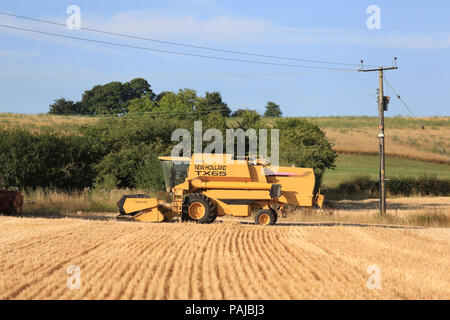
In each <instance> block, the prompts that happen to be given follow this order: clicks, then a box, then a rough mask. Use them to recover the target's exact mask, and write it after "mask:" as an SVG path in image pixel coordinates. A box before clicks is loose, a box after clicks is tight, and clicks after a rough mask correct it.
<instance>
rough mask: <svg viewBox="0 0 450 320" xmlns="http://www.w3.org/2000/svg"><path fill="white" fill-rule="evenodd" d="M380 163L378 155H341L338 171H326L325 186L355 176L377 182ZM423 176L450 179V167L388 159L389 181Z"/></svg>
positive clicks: (335, 184)
mask: <svg viewBox="0 0 450 320" xmlns="http://www.w3.org/2000/svg"><path fill="white" fill-rule="evenodd" d="M378 163H379V157H378V155H375V156H370V155H358V154H339V156H338V158H337V161H336V169H335V170H326V171H325V175H324V180H323V184H324V186H327V187H334V186H337V185H338V184H339V183H341V182H344V181H346V180H349V179H351V178H352V177H355V176H369V177H371V178H373V180H377V179H378ZM423 175H428V176H436V177H438V178H444V179H450V166H449V165H447V164H440V163H430V162H426V161H420V160H409V159H402V158H393V157H387V158H386V178H387V179H389V178H394V177H402V176H403V177H407V176H423Z"/></svg>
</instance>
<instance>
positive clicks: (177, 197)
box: [172, 189, 183, 215]
mask: <svg viewBox="0 0 450 320" xmlns="http://www.w3.org/2000/svg"><path fill="white" fill-rule="evenodd" d="M182 209H183V190H177V189H174V190H173V202H172V210H173V212H176V214H177V215H181V211H182Z"/></svg>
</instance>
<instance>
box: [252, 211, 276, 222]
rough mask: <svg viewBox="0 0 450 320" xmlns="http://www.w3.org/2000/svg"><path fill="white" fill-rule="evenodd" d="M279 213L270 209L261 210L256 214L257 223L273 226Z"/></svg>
mask: <svg viewBox="0 0 450 320" xmlns="http://www.w3.org/2000/svg"><path fill="white" fill-rule="evenodd" d="M277 218H278V216H277V214H276V212H275V211H273V210H270V209H262V210H259V211H258V212H257V213H256V215H255V223H256V224H260V225H263V226H272V225H274V224H275V223H277Z"/></svg>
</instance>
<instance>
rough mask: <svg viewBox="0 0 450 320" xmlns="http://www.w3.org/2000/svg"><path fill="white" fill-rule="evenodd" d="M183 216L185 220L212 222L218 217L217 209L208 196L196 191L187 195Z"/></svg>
mask: <svg viewBox="0 0 450 320" xmlns="http://www.w3.org/2000/svg"><path fill="white" fill-rule="evenodd" d="M181 218H182V220H183V221H196V222H197V223H212V222H214V220H216V218H217V210H216V208H215V207H214V204H213V202H212V201H211V199H209V198H208V197H207V196H205V195H203V194H201V193H194V194H190V195H188V196H186V198H185V201H184V203H183V211H182V215H181Z"/></svg>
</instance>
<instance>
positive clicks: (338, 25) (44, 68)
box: [0, 0, 450, 116]
mask: <svg viewBox="0 0 450 320" xmlns="http://www.w3.org/2000/svg"><path fill="white" fill-rule="evenodd" d="M71 4H75V5H78V6H79V7H80V9H81V17H82V26H84V27H91V28H97V29H102V30H110V31H114V32H121V33H127V34H132V35H137V36H144V37H150V38H154V39H160V40H167V41H176V42H183V43H187V44H194V45H202V46H209V47H216V48H222V49H228V50H239V51H246V52H255V53H262V54H267V55H277V56H286V57H295V58H304V59H314V60H326V61H338V62H346V63H355V64H357V63H359V61H360V60H361V59H363V60H364V61H365V63H367V64H372V65H391V64H392V58H393V57H394V56H397V57H398V65H399V70H397V71H389V72H387V76H388V79H389V80H390V82H391V83H392V85H393V86H394V88H395V89H396V91H398V92H399V93H400V95H401V96H402V97H403V98H404V99H405V100H406V101H407V102H408V103H409V105H410V107H411V108H412V109H413V111H414V112H415V113H416V114H417V115H420V116H433V115H445V116H449V115H450V107H449V101H450V90H449V83H450V72H449V71H450V61H449V59H448V58H449V57H450V19H449V15H450V3H449V2H448V1H444V0H443V1H415V2H411V1H378V0H371V1H350V0H344V1H277V2H275V1H263V0H259V1H253V0H251V1H234V0H228V1H218V0H192V1H188V0H166V1H132V0H130V1H115V0H109V1H106V0H99V1H75V0H71V1H61V0H59V1H33V2H31V1H23V0H2V3H1V5H0V11H6V12H10V13H14V14H18V15H24V16H29V17H35V18H41V19H46V20H53V21H58V22H62V23H65V21H66V19H67V18H68V16H69V15H68V14H67V13H66V8H67V7H68V6H69V5H71ZM369 5H377V6H379V7H380V9H381V30H368V28H367V27H366V20H367V18H368V17H369V14H367V13H366V9H367V7H368V6H369ZM0 24H6V25H14V26H21V27H25V28H32V29H38V30H43V31H48V32H56V33H64V34H67V35H74V36H80V37H85V38H91V39H97V40H103V41H111V42H119V43H125V44H130V45H137V46H144V47H150V48H156V49H162V50H172V51H182V52H188V53H194V54H207V55H215V56H222V57H229V58H241V59H252V60H261V61H263V60H264V61H271V62H278V63H280V62H281V63H283V62H286V61H279V60H269V59H263V58H258V57H247V56H237V55H230V54H225V53H218V52H209V51H202V50H195V49H192V48H183V47H176V46H170V45H162V44H158V43H152V42H146V41H136V40H130V39H123V38H117V37H112V36H105V35H99V34H95V33H94V34H93V33H90V32H87V31H83V30H67V29H66V28H61V27H58V26H49V25H45V24H40V23H36V22H30V21H26V20H21V19H17V18H11V17H6V16H2V15H0ZM288 63H294V64H298V65H315V64H312V63H307V62H298V61H296V62H288ZM334 67H336V66H334ZM355 68H357V67H355ZM0 70H1V72H0V98H1V100H0V101H1V102H0V112H20V113H44V112H47V111H48V106H49V104H51V103H52V102H53V100H54V99H56V98H59V97H65V98H68V99H71V100H79V99H80V98H81V94H82V92H83V91H84V90H86V89H90V88H91V87H92V86H93V85H95V84H100V83H107V82H109V81H129V80H130V79H133V78H136V77H143V78H145V79H147V80H148V81H149V82H150V84H151V86H152V89H153V90H154V91H155V92H156V93H158V92H160V91H166V90H178V89H180V88H192V89H195V90H197V92H198V94H199V95H203V94H204V92H205V91H220V92H221V94H222V96H223V99H224V101H225V102H227V103H228V105H229V106H230V107H231V108H232V109H237V108H242V107H249V108H254V109H257V110H259V111H264V105H265V103H266V102H267V101H269V100H270V101H275V102H277V103H278V104H279V105H280V106H281V108H282V110H283V112H284V115H287V116H323V115H376V114H377V109H376V108H377V107H376V99H375V97H374V95H375V93H376V88H377V85H378V82H377V75H376V74H375V73H364V74H363V73H358V72H326V71H320V72H319V71H318V70H315V69H302V68H294V67H281V66H269V65H258V64H247V63H238V62H230V61H216V60H208V59H202V58H196V57H186V56H178V55H170V54H162V53H154V52H149V51H143V50H137V49H132V48H119V47H111V46H107V45H97V44H91V43H85V42H80V41H76V40H70V39H59V38H53V37H49V36H44V35H36V34H30V33H26V32H23V31H16V30H8V29H4V28H1V27H0ZM386 94H390V95H393V94H392V92H390V91H389V90H387V92H386ZM386 115H387V116H394V115H407V112H406V110H405V108H404V107H403V106H402V105H401V104H400V103H399V102H398V101H397V100H396V99H394V98H393V99H391V104H390V108H389V112H388V113H387V114H386Z"/></svg>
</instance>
